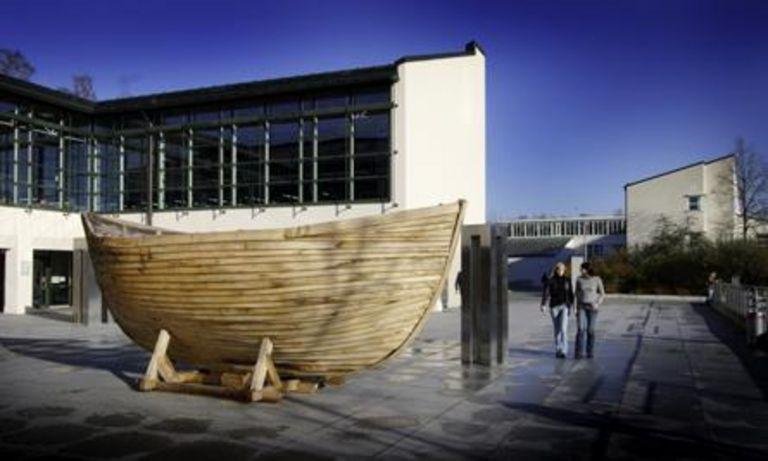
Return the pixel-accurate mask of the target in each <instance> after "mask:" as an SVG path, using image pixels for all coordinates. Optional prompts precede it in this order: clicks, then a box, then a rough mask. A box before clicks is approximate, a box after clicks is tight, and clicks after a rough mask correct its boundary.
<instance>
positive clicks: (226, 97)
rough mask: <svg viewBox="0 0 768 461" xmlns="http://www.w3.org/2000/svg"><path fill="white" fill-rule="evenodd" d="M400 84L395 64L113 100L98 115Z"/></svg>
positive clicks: (100, 104) (99, 108) (100, 108)
mask: <svg viewBox="0 0 768 461" xmlns="http://www.w3.org/2000/svg"><path fill="white" fill-rule="evenodd" d="M395 81H397V69H396V68H395V67H394V66H392V65H385V66H376V67H365V68H359V69H351V70H342V71H336V72H324V73H320V74H310V75H301V76H298V77H287V78H278V79H272V80H260V81H255V82H246V83H235V84H231V85H221V86H211V87H206V88H196V89H193V90H182V91H172V92H168V93H157V94H150V95H145V96H137V97H132V98H122V99H111V100H107V101H102V102H99V103H98V104H97V109H96V110H97V112H99V113H112V112H126V111H136V110H151V109H160V108H168V107H179V106H186V105H192V104H206V103H212V102H218V101H231V100H236V99H242V98H250V97H262V96H270V95H278V94H289V93H301V92H305V91H315V90H322V89H325V88H328V89H330V88H339V87H349V86H360V85H366V84H375V83H393V82H395Z"/></svg>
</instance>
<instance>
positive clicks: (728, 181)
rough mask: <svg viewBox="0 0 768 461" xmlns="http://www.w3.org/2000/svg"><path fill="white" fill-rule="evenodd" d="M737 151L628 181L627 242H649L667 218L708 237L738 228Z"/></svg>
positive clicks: (726, 234) (727, 235)
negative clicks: (735, 176) (734, 153)
mask: <svg viewBox="0 0 768 461" xmlns="http://www.w3.org/2000/svg"><path fill="white" fill-rule="evenodd" d="M734 162H735V159H734V156H733V155H726V156H724V157H720V158H716V159H714V160H710V161H702V162H697V163H694V164H691V165H686V166H684V167H681V168H678V169H675V170H672V171H667V172H665V173H661V174H658V175H655V176H651V177H649V178H645V179H641V180H639V181H634V182H631V183H629V184H627V185H626V186H624V195H625V210H626V217H627V244H628V245H629V246H630V247H631V246H635V245H641V244H644V243H647V242H649V241H650V240H651V239H652V238H653V235H654V233H656V231H657V230H658V227H659V225H660V223H661V221H662V220H664V219H666V220H667V221H668V222H669V223H671V224H674V225H678V226H683V227H685V228H687V229H688V231H689V232H691V233H696V234H701V235H704V236H706V237H707V238H709V239H712V240H717V239H721V238H732V237H733V235H734V231H735V230H736V225H737V223H736V210H737V208H736V199H735V183H734V179H733V178H734Z"/></svg>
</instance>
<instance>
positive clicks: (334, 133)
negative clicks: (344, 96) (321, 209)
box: [317, 117, 349, 202]
mask: <svg viewBox="0 0 768 461" xmlns="http://www.w3.org/2000/svg"><path fill="white" fill-rule="evenodd" d="M348 141H349V128H348V126H347V119H346V118H345V117H334V118H323V119H319V120H318V123H317V158H318V160H317V181H318V182H317V191H318V193H317V200H318V201H319V202H335V201H341V200H345V199H346V197H347V192H346V191H347V188H346V178H347V153H348V152H349V142H348Z"/></svg>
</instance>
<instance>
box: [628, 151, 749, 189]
mask: <svg viewBox="0 0 768 461" xmlns="http://www.w3.org/2000/svg"><path fill="white" fill-rule="evenodd" d="M733 156H734V154H727V155H723V156H720V157H717V158H714V159H712V160H702V161H699V162H695V163H691V164H689V165H685V166H681V167H680V168H675V169H674V170H669V171H665V172H663V173H659V174H655V175H653V176H648V177H647V178H643V179H638V180H637V181H632V182H629V183H627V184H625V185H624V189H626V188H628V187H632V186H634V185H637V184H640V183H643V182H646V181H650V180H653V179H657V178H661V177H663V176H666V175H669V174H672V173H677V172H679V171H683V170H687V169H688V168H693V167H697V166H701V165H709V164H711V163H717V162H719V161H721V160H725V159H727V158H730V157H733Z"/></svg>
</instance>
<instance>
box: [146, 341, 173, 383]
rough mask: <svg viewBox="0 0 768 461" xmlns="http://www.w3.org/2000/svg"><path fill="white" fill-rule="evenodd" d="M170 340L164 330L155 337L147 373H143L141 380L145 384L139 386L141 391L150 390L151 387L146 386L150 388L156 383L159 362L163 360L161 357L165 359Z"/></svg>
mask: <svg viewBox="0 0 768 461" xmlns="http://www.w3.org/2000/svg"><path fill="white" fill-rule="evenodd" d="M170 340H171V335H169V334H168V332H167V331H166V330H164V329H163V330H160V333H159V334H158V335H157V342H156V343H155V349H154V351H153V352H152V357H151V358H150V359H149V364H148V365H147V371H146V373H144V379H143V380H142V381H143V382H146V384H143V385H140V386H139V387H140V389H141V390H151V387H149V388H147V386H151V385H152V384H153V383H157V382H158V373H159V369H160V362H161V361H162V360H163V357H165V353H166V351H167V350H168V342H169V341H170Z"/></svg>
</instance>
